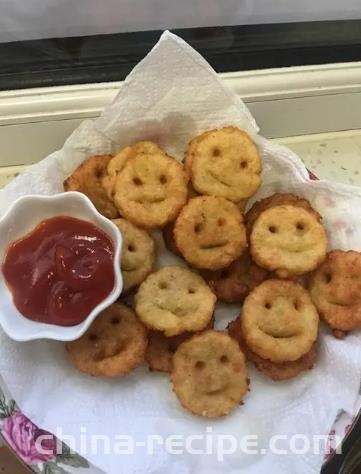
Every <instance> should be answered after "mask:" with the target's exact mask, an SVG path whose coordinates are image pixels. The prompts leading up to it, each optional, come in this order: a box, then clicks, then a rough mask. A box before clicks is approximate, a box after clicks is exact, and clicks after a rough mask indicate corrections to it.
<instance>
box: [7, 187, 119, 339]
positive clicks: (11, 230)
mask: <svg viewBox="0 0 361 474" xmlns="http://www.w3.org/2000/svg"><path fill="white" fill-rule="evenodd" d="M61 215H63V216H70V217H76V218H78V219H83V220H85V221H88V222H91V223H93V224H95V225H96V226H97V227H99V228H100V229H102V230H103V231H104V232H105V233H106V234H107V235H108V236H109V237H111V238H112V240H113V242H114V275H115V284H114V288H113V290H112V291H111V293H109V295H108V296H107V297H106V298H105V299H104V300H103V301H102V302H101V303H99V304H98V305H97V306H96V307H95V308H94V309H93V310H92V311H91V313H90V314H89V315H88V316H87V318H86V319H85V320H84V321H83V322H82V323H80V324H77V325H76V326H57V325H54V324H45V323H39V322H35V321H31V320H30V319H27V318H25V317H24V316H23V315H22V314H21V313H19V311H18V310H17V308H16V307H15V305H14V304H13V300H12V295H11V292H10V290H9V289H8V288H7V286H6V283H5V280H4V276H3V273H2V271H1V272H0V301H1V304H0V325H1V326H2V328H3V330H4V331H5V332H6V334H7V335H8V336H9V337H11V339H14V340H15V341H31V340H34V339H55V340H58V341H73V340H74V339H78V338H79V337H80V336H81V335H82V334H84V332H85V331H86V330H87V329H88V327H89V326H90V325H91V323H92V322H93V321H94V319H95V318H96V316H97V315H98V314H99V313H100V312H101V311H103V310H104V309H105V308H107V307H108V306H109V305H111V304H112V303H114V301H115V300H116V299H117V298H118V297H119V295H120V293H121V291H122V288H123V279H122V275H121V271H120V265H119V261H120V253H121V248H122V236H121V234H120V232H119V229H118V228H117V227H116V226H115V225H114V224H113V223H112V222H111V221H110V220H108V219H106V218H105V217H103V216H102V215H101V214H100V213H99V212H98V211H97V210H96V208H95V207H94V205H93V203H92V202H91V201H90V200H89V199H88V198H87V197H86V196H85V195H84V194H81V193H78V192H67V193H60V194H55V195H53V196H38V195H29V196H24V197H21V198H19V199H17V200H16V201H15V202H14V203H13V204H12V206H11V207H10V208H9V209H8V211H7V212H6V214H5V215H4V217H3V218H2V219H1V220H0V264H1V265H2V262H3V260H4V257H5V252H6V250H7V248H8V246H9V244H10V243H12V242H14V241H15V240H17V239H19V238H21V237H23V236H24V235H26V234H28V233H29V232H30V231H31V230H33V229H34V228H35V227H36V226H37V225H38V224H39V223H40V222H41V221H42V220H44V219H48V218H50V217H55V216H61Z"/></svg>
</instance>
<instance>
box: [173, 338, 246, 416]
mask: <svg viewBox="0 0 361 474" xmlns="http://www.w3.org/2000/svg"><path fill="white" fill-rule="evenodd" d="M172 382H173V390H174V392H175V394H176V396H177V397H178V399H179V401H180V402H181V404H182V405H183V406H184V407H185V408H187V409H188V410H190V411H191V412H192V413H194V414H196V415H200V416H206V417H210V418H214V417H218V416H224V415H226V414H228V413H229V412H230V411H231V410H232V409H233V408H235V407H236V406H237V405H239V403H240V402H241V401H242V398H243V396H244V395H245V394H246V392H247V390H248V372H247V367H246V359H245V356H244V354H243V352H242V351H241V350H240V348H239V346H238V344H237V343H236V341H235V340H233V339H232V338H231V337H230V336H228V334H226V333H224V332H219V331H212V330H208V331H204V332H203V333H201V334H197V335H195V336H193V337H191V338H190V339H188V340H187V341H185V342H183V343H182V344H181V345H180V346H179V347H178V349H177V350H176V352H175V354H174V357H173V368H172Z"/></svg>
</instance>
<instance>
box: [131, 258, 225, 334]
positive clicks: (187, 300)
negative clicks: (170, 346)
mask: <svg viewBox="0 0 361 474" xmlns="http://www.w3.org/2000/svg"><path fill="white" fill-rule="evenodd" d="M215 303H216V296H215V295H214V294H213V293H212V291H211V289H210V288H209V286H208V285H207V284H206V282H205V281H204V280H203V278H201V277H200V276H199V275H197V274H196V273H194V272H192V271H190V270H188V269H187V268H183V267H177V266H170V267H163V268H161V269H160V270H158V271H157V272H155V273H152V274H151V275H149V276H148V278H147V279H146V280H145V281H144V282H143V283H142V284H141V285H140V287H139V289H138V292H137V294H136V296H135V310H136V313H137V315H138V316H139V319H140V320H141V321H142V322H143V324H145V325H146V326H147V327H148V328H149V329H155V330H158V331H163V332H164V333H165V335H166V336H175V335H177V334H180V333H182V332H185V331H190V332H195V331H200V330H202V329H204V328H205V327H206V326H207V325H208V324H209V323H210V321H211V319H212V316H213V311H214V306H215Z"/></svg>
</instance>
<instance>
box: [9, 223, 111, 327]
mask: <svg viewBox="0 0 361 474" xmlns="http://www.w3.org/2000/svg"><path fill="white" fill-rule="evenodd" d="M113 260H114V244H113V241H112V239H111V238H110V237H108V235H107V234H105V233H104V232H103V231H102V230H100V229H99V228H98V227H96V226H95V225H94V224H92V223H90V222H87V221H83V220H80V219H76V218H73V217H66V216H59V217H53V218H50V219H46V220H44V221H42V222H40V224H39V225H38V226H37V227H36V228H35V229H34V230H33V231H32V232H30V233H29V234H28V235H26V236H24V237H23V238H21V239H19V240H17V241H16V242H13V243H12V244H10V246H9V247H8V249H7V252H6V255H5V259H4V262H3V266H2V271H3V275H4V277H5V281H6V284H7V285H8V287H9V289H10V291H11V293H12V296H13V301H14V304H15V306H16V308H17V309H18V311H19V312H20V313H21V314H22V315H23V316H25V317H26V318H28V319H31V320H33V321H39V322H43V323H48V324H56V325H60V326H75V325H76V324H79V323H81V322H82V321H84V319H86V318H87V316H88V315H89V313H90V312H91V311H92V310H93V309H94V308H95V307H96V306H97V305H98V304H99V303H100V302H101V301H102V300H104V299H105V298H106V297H107V296H108V294H109V293H110V292H111V291H112V289H113V287H114V283H115V276H114V263H113Z"/></svg>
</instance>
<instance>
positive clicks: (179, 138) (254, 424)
mask: <svg viewBox="0 0 361 474" xmlns="http://www.w3.org/2000/svg"><path fill="white" fill-rule="evenodd" d="M223 125H237V126H239V127H242V128H244V129H246V130H248V132H249V133H250V134H251V135H252V136H253V137H254V139H255V140H256V141H257V143H258V145H259V148H260V151H261V154H262V159H263V164H264V171H263V183H264V184H263V186H262V189H261V191H260V192H259V193H258V194H257V196H255V199H258V198H260V197H263V196H266V195H269V194H271V193H273V192H275V191H290V192H295V193H297V194H299V195H301V196H305V197H306V198H307V199H309V200H310V201H311V203H312V205H313V206H314V207H315V208H316V209H317V210H318V211H319V212H320V213H321V214H322V216H323V217H324V223H325V225H326V227H327V230H328V234H329V239H330V247H331V248H342V249H350V248H352V249H356V250H361V218H360V214H359V213H360V211H359V209H360V207H361V189H358V188H355V187H351V186H345V185H340V184H335V183H331V182H328V181H319V182H311V181H310V180H309V178H308V175H307V171H306V169H305V167H304V165H303V164H302V162H301V160H300V159H299V158H298V157H297V156H296V155H295V154H294V153H293V152H291V151H290V150H288V149H286V148H285V147H282V146H278V145H275V144H273V143H271V142H269V141H267V140H265V139H263V138H262V137H260V136H259V135H257V132H258V129H257V125H256V123H255V121H254V119H253V118H252V116H251V115H250V113H249V111H248V110H247V108H246V106H245V105H244V104H243V102H242V101H241V100H240V99H239V98H238V97H237V96H236V95H235V94H234V93H233V92H232V91H230V90H228V89H227V88H226V87H225V86H224V84H223V83H222V81H221V80H220V79H219V78H218V77H217V75H216V73H215V72H214V71H213V69H212V68H211V67H210V66H209V65H208V64H207V63H206V61H205V60H204V59H203V58H202V57H201V56H200V55H199V54H198V53H197V52H196V51H194V50H193V49H192V48H191V47H190V46H189V45H187V44H186V43H185V42H184V41H183V40H181V39H180V38H178V37H177V36H175V35H173V34H171V33H169V32H165V33H164V34H163V35H162V37H161V39H160V41H159V42H158V44H157V45H156V46H155V47H154V49H153V50H152V51H151V52H150V53H149V54H148V56H147V57H146V58H145V59H143V61H141V62H140V63H139V64H138V65H137V66H136V67H135V68H134V70H133V71H132V73H131V74H130V75H129V76H128V77H127V79H126V81H125V82H124V84H123V85H122V87H121V89H120V92H119V94H118V96H117V98H116V99H115V100H114V102H113V103H112V104H111V105H110V106H109V107H107V108H106V110H105V111H104V112H103V114H102V115H101V117H100V118H98V119H97V120H95V121H90V120H87V121H85V122H84V123H83V124H82V125H81V126H80V127H79V128H78V129H77V130H75V132H74V133H73V134H72V135H71V136H70V138H69V139H68V140H67V142H66V143H65V145H64V147H63V149H62V150H60V151H58V152H56V153H53V154H52V155H51V156H49V157H47V158H46V159H45V160H43V161H42V162H40V163H39V164H37V165H34V166H33V167H32V168H31V170H30V172H28V173H27V174H25V175H23V176H20V177H18V178H17V179H15V180H14V181H13V182H12V183H11V184H9V185H8V186H7V187H6V188H5V189H4V190H2V191H0V213H3V212H4V211H5V210H6V208H7V207H8V205H9V204H10V203H11V202H13V200H14V199H15V198H17V197H18V196H20V195H23V194H28V193H42V194H52V193H55V192H59V191H61V190H62V181H63V179H64V178H66V177H67V176H68V174H69V173H70V172H72V170H73V169H74V168H76V167H77V166H78V165H79V163H80V162H81V161H82V160H83V159H84V158H86V157H87V156H89V155H90V154H95V153H109V152H114V151H116V150H118V149H120V148H121V147H123V146H124V145H127V144H128V143H131V142H133V141H136V140H144V139H151V140H155V141H157V142H159V143H160V144H161V146H163V147H164V148H165V149H166V150H167V152H168V153H170V154H171V155H174V156H175V157H176V158H178V159H182V156H183V152H184V150H185V147H186V144H187V143H188V141H189V140H190V139H191V138H192V137H193V136H195V135H196V134H197V133H199V132H202V131H203V130H206V129H209V128H215V127H220V126H223ZM158 240H159V242H158V243H159V249H160V254H161V257H160V262H161V263H162V264H164V263H165V262H170V261H173V260H174V258H175V257H171V256H169V255H167V254H166V253H165V251H164V250H162V247H161V243H160V239H158ZM0 310H1V307H0ZM238 312H239V308H237V307H236V306H228V307H227V306H226V305H220V306H219V307H218V309H217V313H216V318H217V327H219V328H224V327H225V324H226V322H227V321H228V320H230V319H233V318H234V317H236V316H237V315H238ZM321 333H322V334H321V343H320V355H319V360H318V363H317V365H316V367H315V368H314V370H312V371H310V372H307V373H305V374H304V375H301V376H300V377H298V378H296V379H294V380H291V381H288V382H278V383H276V382H272V381H270V380H268V379H266V378H265V377H263V376H261V375H260V374H259V373H258V372H257V371H256V370H254V369H252V368H250V378H251V386H250V387H251V391H250V393H249V394H248V395H247V397H246V398H245V404H244V405H243V406H240V407H238V408H237V409H236V410H234V411H233V412H232V413H231V414H230V415H229V416H227V417H225V418H222V419H218V420H208V419H202V418H199V417H196V416H193V415H191V414H190V413H188V412H187V411H185V410H184V409H183V408H182V407H181V406H180V404H179V403H178V401H177V399H176V397H175V396H174V394H173V393H172V391H171V387H170V383H169V377H168V376H167V375H164V374H159V373H149V372H148V371H147V369H146V368H140V369H138V370H136V371H135V372H133V373H132V374H130V375H129V376H128V377H125V378H121V379H115V380H107V379H98V378H92V377H88V376H86V375H82V374H81V373H80V372H78V371H77V370H75V369H74V368H73V367H72V365H71V364H70V363H69V361H68V359H67V356H66V353H65V350H64V346H63V344H61V343H56V342H51V341H36V342H30V343H16V342H13V341H11V340H10V339H8V338H7V337H6V335H5V334H4V333H3V332H2V331H1V330H0V373H1V375H2V376H3V378H4V380H5V382H6V384H7V386H8V388H9V390H10V392H11V393H12V395H13V396H14V398H15V399H16V401H17V402H18V404H19V406H20V408H21V409H22V410H23V411H24V413H25V414H26V415H27V416H29V417H30V418H31V419H32V420H33V421H34V422H35V423H37V424H38V425H39V426H40V427H42V428H45V429H47V430H49V431H51V432H53V433H56V432H57V434H60V433H59V430H58V431H57V428H58V427H61V428H62V434H63V436H64V435H72V436H74V437H75V439H76V440H77V443H78V444H76V447H77V449H78V450H80V448H81V446H80V438H81V436H83V437H84V436H86V439H87V441H88V443H90V441H89V440H90V436H91V435H108V436H109V437H110V441H111V442H112V441H113V440H115V439H116V438H115V436H116V435H130V436H132V437H133V439H134V443H138V445H137V446H135V447H134V455H131V454H115V453H112V454H105V453H104V452H101V450H100V451H99V452H98V453H96V452H94V451H93V452H92V451H91V450H90V449H89V445H88V449H87V450H86V453H85V455H86V457H87V458H88V460H89V461H91V462H92V463H94V464H95V465H97V466H99V467H100V468H101V469H103V470H104V471H105V472H106V473H108V474H123V473H124V474H129V473H138V474H143V473H144V474H145V473H147V474H150V473H157V474H161V473H164V474H176V473H177V474H180V473H184V474H188V473H197V474H203V473H207V474H208V473H210V474H213V473H215V474H223V473H227V474H233V473H234V474H236V473H237V474H239V473H243V472H244V473H247V474H261V473H264V472H269V473H272V474H283V473H284V474H289V473H290V472H292V473H293V474H308V473H310V474H311V473H318V472H319V471H320V467H321V464H322V462H323V452H322V450H320V452H318V453H314V452H313V451H314V450H312V449H311V450H310V451H308V452H306V453H299V454H296V453H291V452H290V451H289V450H288V451H287V455H285V454H275V453H272V452H270V449H269V440H270V439H271V437H272V436H273V435H287V436H288V441H287V440H285V441H277V443H276V446H277V448H278V449H283V448H285V445H287V443H288V444H292V443H294V444H295V446H296V449H297V448H299V445H298V444H297V443H296V442H295V439H294V438H292V436H293V435H304V436H307V437H308V438H309V440H310V442H311V446H312V443H313V440H312V437H313V436H315V435H320V436H322V435H327V433H328V432H329V430H330V428H331V426H332V424H333V422H334V420H335V417H336V415H337V413H338V412H339V411H340V410H345V411H346V412H350V413H352V412H353V411H354V410H355V403H356V399H357V396H358V388H359V381H360V375H361V374H360V372H361V370H360V368H361V334H360V333H359V332H356V333H355V334H352V335H350V336H348V337H347V338H346V339H345V340H336V339H335V338H334V337H332V336H331V335H330V334H329V331H328V330H326V329H322V331H321ZM205 434H207V435H208V445H207V446H208V448H207V450H206V452H208V453H209V454H195V453H193V454H192V453H190V452H187V451H189V449H188V450H187V449H186V447H187V444H186V442H185V441H184V442H183V448H184V449H183V451H179V450H181V449H182V448H180V447H179V446H178V448H177V449H178V452H182V454H172V453H171V452H170V451H171V449H169V444H168V446H162V445H161V444H160V443H155V445H154V449H153V450H152V449H151V450H150V452H148V453H147V452H146V449H145V447H144V446H142V445H141V444H139V443H145V444H146V443H147V441H148V444H149V438H147V437H149V435H160V436H163V437H164V438H165V437H167V436H170V435H181V436H183V437H184V439H186V438H187V436H188V435H203V436H204V435H205ZM247 435H257V436H258V439H257V441H258V447H256V448H255V447H254V445H251V446H250V449H251V450H258V453H257V454H247V453H245V452H244V451H245V449H244V446H243V449H237V450H236V452H233V453H230V454H224V456H223V457H224V459H223V460H220V458H221V457H222V456H221V455H220V450H219V449H218V451H217V449H216V448H217V443H218V447H219V444H221V446H223V445H224V449H226V450H227V449H228V450H229V451H231V450H234V446H233V444H234V442H233V441H231V440H230V439H229V438H227V437H229V436H234V437H235V439H236V440H237V441H238V442H241V441H242V440H243V442H244V443H245V442H246V441H245V438H243V437H244V436H247ZM291 439H293V441H290V440H291ZM227 440H228V441H227ZM164 441H165V440H164ZM254 442H255V441H254V439H253V443H254ZM168 443H169V442H168ZM178 443H182V442H181V441H180V440H179V439H178ZM284 443H285V444H284ZM203 444H204V439H203V440H198V441H197V440H195V441H193V442H192V446H193V448H195V449H197V448H199V449H202V446H203ZM316 444H317V443H316ZM301 446H303V447H304V446H305V445H304V443H303V444H302V443H301ZM188 447H189V446H188ZM246 448H247V446H246ZM286 449H287V446H286ZM111 450H112V451H113V445H112V448H111ZM260 450H263V451H261V452H260ZM130 451H131V450H130ZM148 451H149V450H148ZM316 451H317V449H316ZM123 452H124V447H123ZM298 452H300V449H298Z"/></svg>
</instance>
